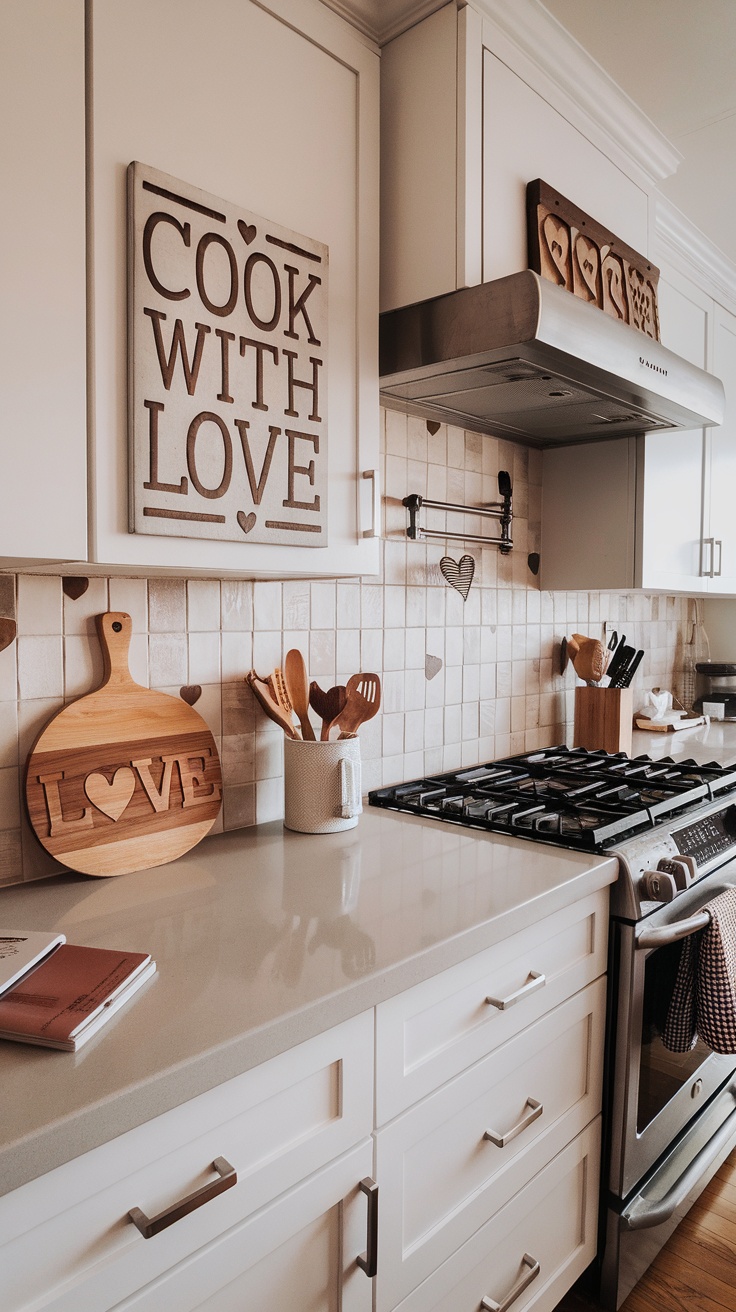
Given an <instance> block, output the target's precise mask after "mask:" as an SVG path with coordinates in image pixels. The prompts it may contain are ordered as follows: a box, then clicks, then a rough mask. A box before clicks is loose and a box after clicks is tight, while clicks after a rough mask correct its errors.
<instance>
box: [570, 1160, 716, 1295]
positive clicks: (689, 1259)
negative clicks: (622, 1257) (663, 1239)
mask: <svg viewBox="0 0 736 1312" xmlns="http://www.w3.org/2000/svg"><path fill="white" fill-rule="evenodd" d="M595 1306H596V1305H595V1304H594V1303H591V1302H589V1301H588V1300H587V1299H585V1298H582V1297H581V1296H580V1295H578V1294H577V1293H575V1292H574V1291H571V1292H570V1293H569V1294H568V1295H567V1297H566V1298H563V1300H562V1302H561V1303H560V1304H559V1306H558V1308H557V1309H556V1312H591V1309H594V1308H595ZM619 1312H736V1152H733V1153H731V1156H730V1157H729V1158H728V1161H726V1162H724V1164H723V1166H722V1167H721V1169H720V1170H719V1171H718V1173H717V1174H716V1175H714V1177H713V1179H712V1180H711V1182H710V1184H709V1185H708V1186H707V1187H706V1188H705V1189H704V1190H703V1193H702V1194H701V1195H700V1198H699V1199H698V1201H697V1202H696V1203H694V1204H693V1206H692V1207H691V1209H690V1211H689V1212H688V1214H687V1216H686V1217H685V1219H684V1220H683V1221H681V1222H680V1224H679V1226H678V1227H677V1229H676V1231H675V1233H674V1234H673V1235H672V1237H671V1239H670V1240H669V1241H668V1243H667V1244H665V1247H664V1248H663V1249H662V1251H661V1252H660V1254H659V1256H658V1257H657V1258H656V1259H655V1261H654V1262H653V1263H652V1265H651V1266H650V1268H649V1270H648V1271H646V1272H645V1274H644V1275H643V1276H642V1278H641V1280H640V1281H639V1284H638V1285H637V1286H636V1288H635V1289H632V1291H631V1293H630V1294H629V1297H628V1298H627V1299H626V1301H625V1302H624V1303H622V1305H621V1308H620V1309H619Z"/></svg>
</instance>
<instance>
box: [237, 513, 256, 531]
mask: <svg viewBox="0 0 736 1312" xmlns="http://www.w3.org/2000/svg"><path fill="white" fill-rule="evenodd" d="M237 520H238V524H239V525H240V527H241V528H242V530H243V532H244V533H250V531H251V529H252V528H255V526H256V516H255V514H254V512H253V511H252V510H251V512H250V514H249V515H245V514H243V511H242V510H239V511H238V514H237Z"/></svg>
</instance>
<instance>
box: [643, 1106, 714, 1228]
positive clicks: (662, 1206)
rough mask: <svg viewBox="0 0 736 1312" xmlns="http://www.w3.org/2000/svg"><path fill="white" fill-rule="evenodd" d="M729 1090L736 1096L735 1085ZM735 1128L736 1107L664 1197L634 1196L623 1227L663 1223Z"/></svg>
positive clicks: (647, 1226) (685, 1196)
mask: <svg viewBox="0 0 736 1312" xmlns="http://www.w3.org/2000/svg"><path fill="white" fill-rule="evenodd" d="M727 1092H728V1093H730V1094H731V1095H732V1097H734V1098H736V1084H732V1085H730V1087H729V1088H728V1090H727ZM735 1129H736V1108H735V1109H734V1110H733V1111H732V1112H731V1113H730V1115H729V1116H727V1117H726V1119H725V1121H724V1122H723V1124H722V1125H721V1126H720V1127H719V1129H717V1130H716V1132H715V1134H714V1135H713V1137H712V1138H711V1139H709V1140H708V1142H707V1144H706V1145H705V1147H704V1148H701V1150H700V1152H699V1153H698V1155H697V1157H694V1158H693V1160H692V1161H691V1163H690V1165H689V1166H688V1168H687V1170H685V1171H683V1173H682V1175H681V1176H680V1178H679V1180H678V1181H677V1183H676V1184H674V1185H673V1186H672V1188H671V1189H669V1190H668V1191H667V1193H666V1194H665V1195H664V1198H658V1199H656V1200H655V1201H654V1202H651V1203H650V1202H647V1200H646V1198H642V1197H641V1196H639V1197H638V1198H635V1199H634V1201H633V1203H630V1204H629V1206H628V1207H627V1208H626V1209H625V1211H624V1212H622V1214H621V1222H622V1224H623V1227H624V1229H625V1230H648V1229H649V1228H650V1226H654V1225H661V1224H662V1222H663V1221H668V1220H669V1218H670V1217H671V1216H672V1214H673V1213H674V1212H675V1211H676V1210H677V1208H678V1207H679V1206H680V1204H681V1203H683V1202H684V1201H685V1199H686V1198H687V1195H688V1194H689V1193H690V1190H691V1189H692V1188H693V1186H694V1185H696V1184H697V1183H698V1180H699V1179H700V1178H701V1177H702V1176H703V1174H704V1173H705V1171H707V1169H708V1167H709V1166H710V1164H711V1162H713V1161H715V1159H716V1157H717V1156H718V1154H719V1153H720V1151H721V1149H722V1148H724V1147H725V1145H726V1144H727V1143H728V1141H729V1139H730V1138H731V1137H732V1135H733V1132H734V1130H735Z"/></svg>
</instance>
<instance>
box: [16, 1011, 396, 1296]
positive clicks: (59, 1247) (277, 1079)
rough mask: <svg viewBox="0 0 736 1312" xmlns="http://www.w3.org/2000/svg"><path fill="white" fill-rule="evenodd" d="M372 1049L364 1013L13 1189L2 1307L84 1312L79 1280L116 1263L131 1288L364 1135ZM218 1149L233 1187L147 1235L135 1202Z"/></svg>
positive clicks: (158, 1194) (199, 1181)
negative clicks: (134, 1217)
mask: <svg viewBox="0 0 736 1312" xmlns="http://www.w3.org/2000/svg"><path fill="white" fill-rule="evenodd" d="M372 1054H373V1013H372V1012H366V1013H364V1014H363V1015H361V1016H357V1017H355V1018H353V1019H352V1020H350V1021H346V1022H345V1023H344V1024H342V1025H339V1026H336V1027H335V1028H334V1029H332V1030H329V1031H327V1032H326V1033H325V1034H321V1035H318V1036H317V1037H316V1038H314V1039H310V1040H309V1041H308V1042H306V1043H303V1044H301V1045H299V1046H298V1047H295V1048H293V1049H292V1050H291V1051H290V1052H285V1053H283V1054H281V1055H280V1056H278V1057H274V1058H273V1059H271V1060H270V1061H267V1062H264V1063H263V1065H261V1066H258V1067H256V1068H255V1069H253V1070H251V1071H248V1072H246V1073H244V1074H243V1075H241V1076H238V1077H237V1078H235V1079H232V1080H229V1081H228V1082H227V1083H226V1084H223V1085H220V1086H219V1087H217V1088H214V1089H211V1090H210V1091H209V1092H208V1093H205V1094H202V1095H200V1096H199V1097H197V1098H194V1099H192V1100H191V1101H189V1102H187V1103H184V1104H182V1105H181V1106H179V1107H176V1108H173V1109H172V1110H171V1111H169V1112H167V1113H165V1114H164V1115H163V1116H158V1117H156V1118H155V1119H154V1120H152V1121H149V1122H148V1123H147V1124H145V1125H141V1126H139V1127H138V1128H136V1129H135V1130H130V1131H128V1132H127V1133H125V1134H123V1135H120V1136H119V1137H118V1138H116V1139H113V1140H112V1141H111V1142H109V1143H107V1144H104V1145H102V1146H101V1147H99V1148H95V1149H93V1150H92V1151H91V1152H89V1153H85V1154H83V1155H82V1156H80V1157H78V1158H76V1159H74V1160H73V1161H70V1162H67V1163H66V1164H65V1165H64V1166H60V1167H58V1168H57V1169H56V1170H54V1171H50V1172H49V1173H48V1174H47V1175H44V1176H41V1177H40V1178H39V1179H37V1180H32V1181H30V1182H29V1183H28V1184H26V1185H23V1186H22V1187H21V1188H20V1189H17V1190H15V1191H14V1192H13V1193H10V1194H7V1195H6V1196H5V1197H4V1198H2V1199H0V1236H2V1240H3V1243H2V1247H0V1267H1V1268H2V1271H3V1277H2V1285H3V1297H2V1308H3V1312H16V1309H21V1308H24V1309H25V1308H30V1307H32V1308H33V1309H37V1308H38V1309H41V1308H47V1307H48V1308H52V1307H53V1308H54V1309H56V1308H58V1309H62V1308H63V1309H64V1312H66V1309H67V1308H68V1309H69V1312H81V1307H82V1306H83V1304H82V1303H81V1302H80V1301H79V1299H80V1289H81V1287H82V1286H83V1287H84V1288H85V1289H89V1290H92V1291H94V1289H95V1287H96V1285H95V1281H96V1280H97V1279H98V1278H99V1279H100V1280H101V1281H102V1282H103V1284H105V1283H106V1282H107V1281H109V1279H110V1272H111V1270H114V1275H115V1287H116V1289H117V1291H118V1292H117V1297H118V1299H122V1298H124V1297H125V1296H127V1295H129V1294H130V1293H131V1292H132V1291H133V1290H135V1289H138V1288H140V1286H141V1285H143V1284H145V1283H147V1282H149V1281H151V1280H153V1279H155V1278H156V1277H158V1276H159V1275H160V1274H161V1273H162V1272H164V1271H166V1270H168V1269H169V1268H170V1267H172V1266H173V1265H174V1264H175V1263H176V1262H179V1261H181V1260H182V1259H183V1258H184V1257H185V1256H186V1255H187V1254H188V1253H189V1252H190V1251H192V1249H194V1248H199V1247H201V1245H202V1244H205V1243H207V1242H210V1241H211V1240H212V1239H213V1238H214V1237H216V1236H217V1235H218V1234H221V1233H222V1232H224V1231H225V1230H227V1229H228V1228H229V1227H231V1226H233V1225H235V1224H237V1223H238V1222H239V1221H241V1220H242V1219H243V1218H244V1217H246V1216H248V1215H249V1214H250V1213H252V1212H254V1211H255V1210H256V1209H258V1208H260V1207H263V1206H264V1205H265V1204H267V1203H269V1202H270V1201H271V1200H272V1199H274V1198H275V1197H277V1196H278V1195H280V1194H281V1193H283V1192H284V1191H285V1190H287V1189H289V1188H291V1187H292V1186H293V1185H294V1184H296V1183H297V1182H298V1181H299V1180H302V1179H304V1178H305V1177H306V1176H307V1175H309V1174H311V1173H312V1172H313V1171H315V1170H318V1169H319V1168H320V1167H322V1166H324V1165H325V1163H327V1162H329V1161H330V1160H331V1159H332V1158H335V1157H337V1156H338V1155H339V1154H341V1153H344V1152H345V1151H346V1150H347V1149H349V1148H351V1147H352V1146H353V1145H354V1144H356V1143H358V1142H359V1141H360V1140H361V1139H364V1138H366V1137H367V1136H368V1135H370V1133H371V1130H372V1089H373V1055H372ZM52 1059H53V1058H52ZM79 1076H80V1079H81V1078H83V1076H84V1067H83V1066H82V1065H80V1071H79ZM60 1132H61V1131H60ZM218 1157H223V1158H225V1159H226V1160H227V1162H229V1163H230V1164H231V1165H232V1166H233V1167H234V1168H235V1170H236V1172H237V1177H238V1178H237V1184H236V1185H235V1186H234V1187H232V1188H229V1189H228V1190H227V1191H226V1192H224V1193H222V1194H221V1195H219V1196H218V1197H215V1198H212V1199H211V1200H210V1201H208V1202H207V1203H205V1204H204V1205H203V1206H201V1207H200V1208H198V1209H197V1210H196V1211H193V1212H192V1213H191V1214H189V1215H185V1216H184V1217H183V1218H182V1219H180V1220H178V1221H177V1222H176V1224H174V1225H172V1226H171V1227H169V1228H167V1229H164V1230H162V1231H161V1232H160V1233H158V1234H156V1235H154V1236H153V1237H152V1238H150V1239H144V1238H143V1236H142V1235H141V1233H140V1232H139V1231H138V1229H136V1227H135V1225H133V1223H132V1222H131V1221H130V1219H129V1217H128V1212H129V1210H130V1209H131V1208H135V1207H137V1208H140V1209H141V1210H142V1211H143V1212H144V1213H146V1214H147V1215H148V1216H149V1217H150V1216H154V1215H155V1214H157V1213H158V1212H160V1211H163V1210H164V1209H165V1208H169V1207H171V1206H172V1205H173V1204H175V1203H176V1202H177V1201H178V1200H180V1199H181V1198H183V1197H185V1196H186V1195H188V1194H191V1193H193V1192H194V1191H195V1190H199V1189H202V1188H203V1187H205V1186H206V1185H207V1184H209V1183H211V1182H212V1181H215V1180H217V1174H216V1172H215V1171H214V1170H213V1167H212V1163H213V1162H214V1160H215V1158H218ZM90 1297H91V1298H92V1302H91V1304H90V1307H91V1308H93V1309H94V1308H95V1305H94V1292H93V1293H92V1294H90ZM84 1306H85V1307H86V1304H84ZM100 1306H106V1304H104V1303H102V1302H101V1303H100ZM95 1312H96V1310H95Z"/></svg>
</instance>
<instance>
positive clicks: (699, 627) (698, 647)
mask: <svg viewBox="0 0 736 1312" xmlns="http://www.w3.org/2000/svg"><path fill="white" fill-rule="evenodd" d="M691 606H692V608H693V610H692V611H691V615H692V627H691V629H690V636H689V638H688V640H687V642H686V644H685V652H684V660H683V669H682V691H681V695H680V701H681V702H682V704H683V706H684V707H685V710H686V711H692V709H693V703H694V701H695V697H696V668H695V667H696V665H699V664H702V663H703V662H705V661H709V660H710V643H709V642H708V634H707V633H706V631H705V627H704V625H703V615H702V609H701V602H700V600H699V599H694V600H693V601H692V602H691Z"/></svg>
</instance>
